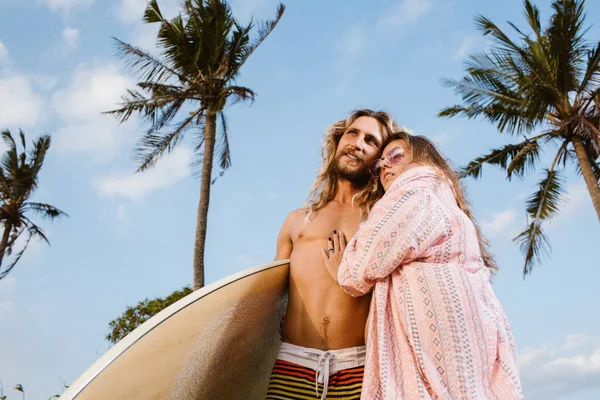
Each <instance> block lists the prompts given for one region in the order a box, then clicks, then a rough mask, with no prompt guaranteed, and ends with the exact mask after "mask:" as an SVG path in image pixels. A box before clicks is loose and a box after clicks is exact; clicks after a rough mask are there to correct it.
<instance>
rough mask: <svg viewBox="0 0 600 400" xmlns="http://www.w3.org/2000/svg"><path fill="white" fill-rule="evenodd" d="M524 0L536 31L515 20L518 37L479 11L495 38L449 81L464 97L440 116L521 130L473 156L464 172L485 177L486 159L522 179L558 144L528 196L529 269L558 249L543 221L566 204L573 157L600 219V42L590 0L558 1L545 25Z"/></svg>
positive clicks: (523, 242)
mask: <svg viewBox="0 0 600 400" xmlns="http://www.w3.org/2000/svg"><path fill="white" fill-rule="evenodd" d="M524 6H525V16H526V17H527V22H528V23H529V29H530V30H531V33H530V34H527V33H524V32H523V31H522V30H520V29H519V28H517V26H516V25H514V24H512V23H510V22H509V24H510V26H511V27H512V28H513V29H514V30H515V31H516V35H518V37H519V40H518V41H513V40H512V39H511V38H509V36H508V35H507V34H506V33H504V32H503V31H502V30H501V29H500V28H499V27H498V26H497V25H496V24H494V23H493V22H492V21H491V20H489V19H488V18H485V17H483V16H478V17H477V18H476V25H477V27H478V29H479V30H480V31H482V32H483V34H484V35H490V36H491V39H492V43H493V45H492V47H491V49H490V50H489V51H488V52H486V53H483V54H478V55H473V56H471V57H470V58H469V60H468V62H467V67H466V75H465V77H464V78H463V79H462V80H460V81H454V80H447V81H446V82H447V84H449V85H450V86H451V87H453V88H454V89H455V91H456V93H457V94H459V95H460V96H461V97H462V100H463V104H461V105H457V106H453V107H448V108H446V109H444V110H443V111H441V112H440V114H439V116H441V117H454V116H457V115H462V116H466V117H468V118H475V117H483V118H484V119H487V120H489V121H490V122H492V123H493V124H495V125H496V127H497V128H498V130H499V131H500V132H501V133H502V132H507V133H509V134H512V135H517V136H519V137H520V141H519V142H518V143H516V144H508V145H505V146H503V147H501V148H497V149H494V150H491V151H490V152H489V153H488V154H485V155H483V156H481V157H479V158H476V159H475V160H473V161H471V162H470V163H469V164H468V165H467V166H466V167H465V168H464V169H463V170H462V173H463V176H472V177H474V178H476V179H477V178H479V177H481V173H482V167H483V165H484V164H492V165H496V166H499V167H500V168H502V169H503V170H505V171H506V173H507V178H508V179H509V180H510V179H511V178H512V177H513V176H516V177H518V178H522V177H523V176H525V175H526V174H527V173H529V172H531V171H533V170H535V169H536V168H537V167H538V165H539V162H540V155H541V153H542V151H543V150H545V149H550V148H551V146H556V147H557V148H558V151H556V153H555V155H554V157H553V158H552V161H551V163H550V165H549V166H548V167H547V168H545V169H544V170H543V175H542V178H541V180H540V181H539V183H538V186H537V190H536V192H535V193H533V195H532V196H531V197H530V198H529V199H528V200H527V203H526V209H527V214H528V223H527V228H526V229H525V230H524V231H523V232H522V233H521V234H519V235H518V236H517V237H516V238H515V239H514V241H515V242H516V243H518V244H519V245H520V248H521V251H522V252H523V254H524V256H525V265H524V269H523V275H524V276H525V275H527V274H528V273H530V272H531V270H532V268H533V266H534V265H536V264H538V263H539V262H540V260H541V256H542V254H543V253H547V252H548V251H549V250H550V244H549V242H548V240H547V238H546V236H545V234H544V231H543V230H542V222H544V221H546V220H549V219H551V218H552V217H553V216H555V215H556V214H557V213H558V212H559V211H560V204H561V203H562V200H563V196H562V193H563V185H564V178H563V175H562V171H563V170H564V169H565V167H566V164H567V162H571V163H573V164H574V165H575V166H576V168H577V170H578V171H579V173H580V174H581V175H583V178H584V180H585V183H586V185H587V189H588V191H589V194H590V197H591V199H592V203H593V205H594V208H595V209H596V213H597V214H598V217H599V218H600V185H599V184H600V165H599V159H598V158H599V154H600V89H599V84H600V42H596V43H590V42H588V41H586V40H585V39H584V37H583V36H584V34H585V33H586V30H585V29H584V22H585V12H584V1H583V0H555V1H554V2H553V3H552V9H553V15H552V17H551V18H550V20H549V22H548V26H547V27H546V28H545V29H542V26H541V23H540V13H539V10H538V8H537V7H535V6H534V5H533V4H532V3H531V1H529V0H525V2H524Z"/></svg>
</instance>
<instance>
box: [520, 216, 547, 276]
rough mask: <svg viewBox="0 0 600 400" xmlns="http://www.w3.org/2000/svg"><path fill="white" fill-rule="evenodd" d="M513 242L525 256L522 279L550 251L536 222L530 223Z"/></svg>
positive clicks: (545, 238) (544, 236)
mask: <svg viewBox="0 0 600 400" xmlns="http://www.w3.org/2000/svg"><path fill="white" fill-rule="evenodd" d="M513 241H514V242H515V243H517V244H518V245H519V248H520V249H521V252H522V253H523V255H524V256H525V265H524V266H523V277H525V276H527V275H528V274H530V273H531V271H532V270H533V268H534V267H535V266H536V265H539V264H540V263H541V261H542V257H543V256H545V255H548V254H549V253H550V251H551V247H550V243H549V242H548V238H547V237H546V234H545V233H544V231H543V229H542V226H541V224H540V223H539V221H537V220H533V221H531V223H530V224H529V225H528V226H527V228H526V229H525V230H524V231H523V232H521V233H520V234H519V235H518V236H516V237H515V238H514V239H513Z"/></svg>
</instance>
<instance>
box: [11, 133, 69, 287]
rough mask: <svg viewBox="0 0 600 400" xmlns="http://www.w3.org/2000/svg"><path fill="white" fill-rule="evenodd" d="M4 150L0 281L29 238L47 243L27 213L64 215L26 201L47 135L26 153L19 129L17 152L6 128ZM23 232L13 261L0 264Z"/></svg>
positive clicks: (35, 182) (34, 186) (34, 184)
mask: <svg viewBox="0 0 600 400" xmlns="http://www.w3.org/2000/svg"><path fill="white" fill-rule="evenodd" d="M0 136H2V139H3V140H4V142H5V143H6V144H7V145H8V150H7V151H6V153H5V154H4V156H3V157H2V160H1V163H0V223H1V224H2V227H3V231H2V239H0V280H1V279H3V278H5V277H6V275H8V273H9V272H10V271H11V270H12V269H13V268H14V266H15V265H16V264H17V262H18V261H19V260H20V259H21V256H22V255H23V253H25V250H27V247H28V245H29V242H30V241H31V239H32V238H34V237H35V238H38V239H41V240H43V241H44V242H46V243H48V244H50V242H49V241H48V238H47V237H46V234H45V233H44V231H43V230H42V229H41V228H40V227H39V226H37V225H36V224H35V223H33V222H32V221H31V220H30V219H29V217H28V216H27V214H29V213H31V212H33V213H35V214H38V215H40V216H42V217H45V218H50V219H51V220H52V219H55V218H58V217H61V216H66V214H65V213H64V212H62V211H61V210H59V209H58V208H56V207H54V206H51V205H49V204H44V203H35V202H31V201H29V198H30V197H31V195H32V194H33V192H34V191H35V190H36V189H37V187H38V178H39V173H40V170H41V169H42V166H43V165H44V159H45V158H46V153H47V152H48V149H49V148H50V136H47V135H44V136H40V137H39V138H37V139H36V140H35V141H34V142H33V148H31V149H30V150H29V154H28V153H27V143H26V142H25V134H24V133H23V131H20V132H19V137H20V139H21V145H22V147H23V152H22V153H21V154H18V152H17V144H16V143H15V140H14V139H13V137H12V135H11V133H10V131H8V130H6V131H4V132H2V133H0ZM21 235H25V242H24V243H25V244H24V245H23V248H22V249H21V250H20V251H19V252H18V253H17V254H16V255H15V257H14V260H13V261H12V262H11V263H10V264H9V265H8V267H3V266H2V264H3V261H4V258H5V257H8V256H10V255H11V253H12V251H13V249H14V246H15V242H16V240H17V239H18V238H19V237H21Z"/></svg>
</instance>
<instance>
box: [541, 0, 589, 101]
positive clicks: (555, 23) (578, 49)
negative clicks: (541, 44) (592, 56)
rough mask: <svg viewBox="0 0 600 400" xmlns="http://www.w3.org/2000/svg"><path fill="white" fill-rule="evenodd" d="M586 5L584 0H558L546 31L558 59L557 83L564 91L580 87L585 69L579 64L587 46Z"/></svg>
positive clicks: (552, 54) (567, 91)
mask: <svg viewBox="0 0 600 400" xmlns="http://www.w3.org/2000/svg"><path fill="white" fill-rule="evenodd" d="M583 6H584V1H579V0H555V1H554V2H553V3H552V6H551V7H552V8H553V10H554V14H553V15H552V17H551V18H550V24H549V26H548V28H547V29H546V32H545V36H546V37H547V38H548V44H549V53H550V57H551V60H552V61H553V62H555V63H556V75H555V82H556V83H555V84H556V87H557V88H558V90H559V91H560V92H561V93H563V94H568V93H569V92H571V91H573V90H576V89H577V88H578V78H579V76H580V75H581V72H582V71H581V69H580V67H579V65H580V63H581V61H582V57H583V55H584V54H585V47H586V44H585V40H584V38H583V35H584V34H585V33H586V32H585V30H584V29H583V24H584V22H585V12H584V8H583Z"/></svg>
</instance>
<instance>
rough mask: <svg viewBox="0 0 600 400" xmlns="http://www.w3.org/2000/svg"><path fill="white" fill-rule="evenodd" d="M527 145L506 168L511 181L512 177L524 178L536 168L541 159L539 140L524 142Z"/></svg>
mask: <svg viewBox="0 0 600 400" xmlns="http://www.w3.org/2000/svg"><path fill="white" fill-rule="evenodd" d="M523 143H524V144H525V145H524V146H523V147H522V148H521V149H520V150H519V151H518V153H516V154H515V155H514V156H513V157H512V160H511V161H510V164H509V165H508V167H507V168H506V173H507V178H508V179H509V180H510V179H511V178H512V175H513V174H514V175H516V176H517V177H518V178H523V176H525V174H526V173H528V172H530V171H531V170H532V169H534V168H535V166H536V163H537V162H538V161H539V158H540V150H541V149H540V146H539V144H538V142H537V140H532V141H528V140H526V141H525V142H523Z"/></svg>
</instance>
